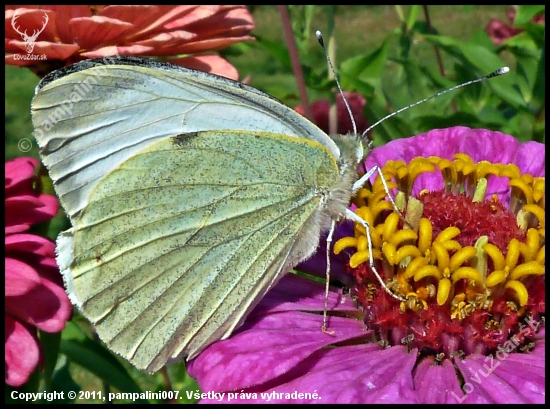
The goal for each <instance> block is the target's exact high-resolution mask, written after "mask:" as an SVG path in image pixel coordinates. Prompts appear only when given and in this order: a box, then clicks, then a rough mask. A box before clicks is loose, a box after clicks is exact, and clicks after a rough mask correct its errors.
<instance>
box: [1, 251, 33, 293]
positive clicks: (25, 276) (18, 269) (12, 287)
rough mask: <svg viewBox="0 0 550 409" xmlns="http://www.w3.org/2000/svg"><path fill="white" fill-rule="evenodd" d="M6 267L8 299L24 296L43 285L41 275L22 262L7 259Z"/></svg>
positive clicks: (5, 291)
mask: <svg viewBox="0 0 550 409" xmlns="http://www.w3.org/2000/svg"><path fill="white" fill-rule="evenodd" d="M5 267H6V275H5V285H6V286H5V288H4V294H5V296H6V297H8V296H17V295H23V294H25V293H27V292H29V291H30V290H32V289H33V288H35V287H37V286H39V285H40V284H41V281H40V275H39V274H38V273H37V272H36V270H35V269H34V268H32V267H31V266H29V265H28V264H26V263H23V262H22V261H19V260H15V259H13V258H9V257H6V260H5Z"/></svg>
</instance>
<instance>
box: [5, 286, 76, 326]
mask: <svg viewBox="0 0 550 409" xmlns="http://www.w3.org/2000/svg"><path fill="white" fill-rule="evenodd" d="M5 304H6V312H7V313H9V314H10V316H12V317H14V318H17V319H18V320H20V321H23V322H27V323H29V324H32V325H35V326H36V327H38V328H40V329H41V330H43V331H46V332H59V331H61V330H62V329H63V328H65V323H66V321H67V320H68V319H69V317H70V315H71V312H72V308H71V304H70V302H69V299H68V298H67V295H66V294H65V291H64V290H63V288H61V287H60V286H59V285H58V284H55V283H53V282H51V281H50V280H48V279H45V278H42V279H41V285H38V286H36V287H34V288H32V289H31V290H30V291H28V292H27V293H25V294H24V295H21V296H15V297H6V300H5Z"/></svg>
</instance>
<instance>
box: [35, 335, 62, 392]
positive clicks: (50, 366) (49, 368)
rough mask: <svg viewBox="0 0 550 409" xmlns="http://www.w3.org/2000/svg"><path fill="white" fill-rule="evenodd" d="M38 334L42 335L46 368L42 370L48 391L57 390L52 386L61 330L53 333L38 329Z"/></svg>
mask: <svg viewBox="0 0 550 409" xmlns="http://www.w3.org/2000/svg"><path fill="white" fill-rule="evenodd" d="M38 334H39V337H40V343H41V344H42V353H43V357H44V368H43V370H42V376H43V379H44V386H45V389H46V392H51V391H54V390H55V389H53V388H52V374H53V371H54V369H55V365H56V363H57V357H58V354H59V343H60V341H61V332H56V333H53V334H52V333H48V332H44V331H38Z"/></svg>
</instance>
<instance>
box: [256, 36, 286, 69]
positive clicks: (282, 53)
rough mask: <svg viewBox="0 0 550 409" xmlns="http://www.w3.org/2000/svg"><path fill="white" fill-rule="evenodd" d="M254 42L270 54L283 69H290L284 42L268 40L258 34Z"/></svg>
mask: <svg viewBox="0 0 550 409" xmlns="http://www.w3.org/2000/svg"><path fill="white" fill-rule="evenodd" d="M256 44H257V45H258V46H260V47H262V48H263V49H264V50H266V51H267V52H268V53H269V54H271V56H273V57H274V58H275V59H276V60H277V61H279V62H280V63H281V64H282V65H283V67H284V68H285V69H287V70H292V64H291V62H290V55H289V54H288V47H287V46H286V45H285V44H283V43H279V42H275V41H270V40H267V39H265V38H263V37H260V36H258V35H257V36H256Z"/></svg>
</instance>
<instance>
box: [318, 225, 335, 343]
mask: <svg viewBox="0 0 550 409" xmlns="http://www.w3.org/2000/svg"><path fill="white" fill-rule="evenodd" d="M335 229H336V220H332V223H331V225H330V230H329V232H328V235H327V252H326V256H327V270H326V284H325V305H324V308H323V326H322V327H321V330H322V331H323V332H326V333H327V334H331V335H332V334H334V331H327V310H328V291H329V286H330V248H331V244H332V236H333V234H334V230H335Z"/></svg>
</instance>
